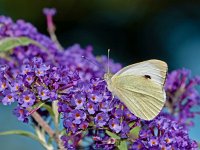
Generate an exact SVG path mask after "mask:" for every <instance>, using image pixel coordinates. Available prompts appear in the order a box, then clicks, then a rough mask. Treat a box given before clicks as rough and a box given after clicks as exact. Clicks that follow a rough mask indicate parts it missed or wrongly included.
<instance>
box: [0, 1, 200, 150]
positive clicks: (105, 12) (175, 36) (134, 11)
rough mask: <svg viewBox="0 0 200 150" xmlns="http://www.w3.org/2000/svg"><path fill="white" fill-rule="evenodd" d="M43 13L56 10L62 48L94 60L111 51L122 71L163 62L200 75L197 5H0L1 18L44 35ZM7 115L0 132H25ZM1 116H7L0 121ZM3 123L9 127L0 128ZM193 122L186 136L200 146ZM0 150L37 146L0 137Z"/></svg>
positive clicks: (199, 6) (199, 7) (1, 109)
mask: <svg viewBox="0 0 200 150" xmlns="http://www.w3.org/2000/svg"><path fill="white" fill-rule="evenodd" d="M44 7H55V8H56V9H57V15H56V16H55V17H54V22H55V24H56V27H57V30H56V34H57V36H58V39H59V41H60V42H61V43H62V45H63V46H64V47H66V48H67V47H68V46H71V45H72V44H74V43H79V44H80V45H81V46H82V47H85V46H87V45H93V47H94V53H95V54H96V55H102V54H104V55H106V53H107V49H108V48H110V49H111V57H112V58H113V59H114V60H116V61H118V62H120V63H122V64H123V65H128V64H131V63H135V62H138V61H142V60H146V59H152V58H156V59H162V60H164V61H166V62H167V63H168V64H169V70H170V71H171V70H174V69H178V68H183V67H185V68H188V69H191V70H192V73H193V75H198V74H200V67H199V64H200V1H192V0H190V1H188V0H181V1H179V0H165V1H161V0H121V1H120V0H109V1H108V0H96V1H95V0H84V1H83V0H82V1H81V0H32V1H27V0H18V1H17V0H0V14H1V15H6V16H10V17H12V18H13V19H14V20H17V19H24V20H26V21H28V22H31V23H32V24H33V25H35V26H36V27H37V28H38V30H39V31H40V32H42V33H44V34H48V33H47V31H46V20H45V17H44V15H43V14H42V9H43V8H44ZM196 109H200V108H198V107H197V108H196ZM10 110H11V109H9V110H8V108H7V107H6V108H5V107H3V106H0V112H1V113H0V114H1V117H0V131H4V130H9V129H14V128H29V127H27V126H26V125H25V127H24V125H22V124H21V123H19V122H17V123H16V118H14V117H13V116H12V115H11V112H10ZM5 111H8V112H6V115H5V116H4V117H2V114H5V113H4V112H5ZM10 117H13V119H9V118H10ZM3 118H4V120H3ZM5 118H8V123H9V124H8V125H7V124H4V123H3V121H5ZM195 122H196V126H195V127H194V128H193V129H191V131H190V136H191V138H193V139H195V140H198V141H200V135H199V129H200V124H199V122H200V117H199V118H196V119H195ZM6 123H7V122H6ZM19 141H20V142H21V141H27V142H29V144H27V145H26V144H25V145H24V142H23V143H20V142H19ZM6 142H7V143H6ZM8 142H9V143H12V144H11V145H9V143H8ZM25 143H26V142H25ZM31 144H32V145H34V146H32V147H31V146H30V145H31ZM16 145H17V146H21V147H17V146H16ZM0 146H1V147H2V146H4V148H3V149H5V150H10V149H13V148H12V146H15V148H20V149H29V150H30V149H31V148H33V149H36V147H37V145H36V143H33V142H31V141H30V140H27V139H26V138H18V136H9V137H0ZM26 146H27V147H26ZM38 147H39V146H38ZM38 147H37V149H39V148H38ZM0 149H1V148H0Z"/></svg>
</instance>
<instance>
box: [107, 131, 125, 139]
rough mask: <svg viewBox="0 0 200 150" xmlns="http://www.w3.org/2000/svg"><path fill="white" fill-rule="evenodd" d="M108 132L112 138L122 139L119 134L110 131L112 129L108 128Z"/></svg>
mask: <svg viewBox="0 0 200 150" xmlns="http://www.w3.org/2000/svg"><path fill="white" fill-rule="evenodd" d="M106 134H108V135H109V136H110V137H112V138H114V139H117V140H120V139H121V138H120V137H119V136H118V135H117V134H115V133H112V132H110V131H108V130H106Z"/></svg>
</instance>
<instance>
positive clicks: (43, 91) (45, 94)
mask: <svg viewBox="0 0 200 150" xmlns="http://www.w3.org/2000/svg"><path fill="white" fill-rule="evenodd" d="M37 89H38V94H39V97H40V98H41V100H47V99H49V97H50V96H49V95H50V91H49V90H48V89H45V88H44V87H42V86H40V87H38V88H37Z"/></svg>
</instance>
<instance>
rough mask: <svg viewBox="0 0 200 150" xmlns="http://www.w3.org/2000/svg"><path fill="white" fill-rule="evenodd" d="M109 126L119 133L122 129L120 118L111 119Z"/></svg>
mask: <svg viewBox="0 0 200 150" xmlns="http://www.w3.org/2000/svg"><path fill="white" fill-rule="evenodd" d="M109 127H110V128H111V129H112V130H113V131H115V132H116V133H119V132H120V131H121V130H122V126H121V125H120V121H119V119H110V120H109Z"/></svg>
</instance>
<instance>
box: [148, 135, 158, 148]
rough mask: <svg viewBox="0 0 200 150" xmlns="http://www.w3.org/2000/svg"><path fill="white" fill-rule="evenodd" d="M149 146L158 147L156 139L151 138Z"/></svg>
mask: <svg viewBox="0 0 200 150" xmlns="http://www.w3.org/2000/svg"><path fill="white" fill-rule="evenodd" d="M149 145H150V146H151V147H154V146H157V145H158V140H157V138H156V137H151V139H150V140H149Z"/></svg>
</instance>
